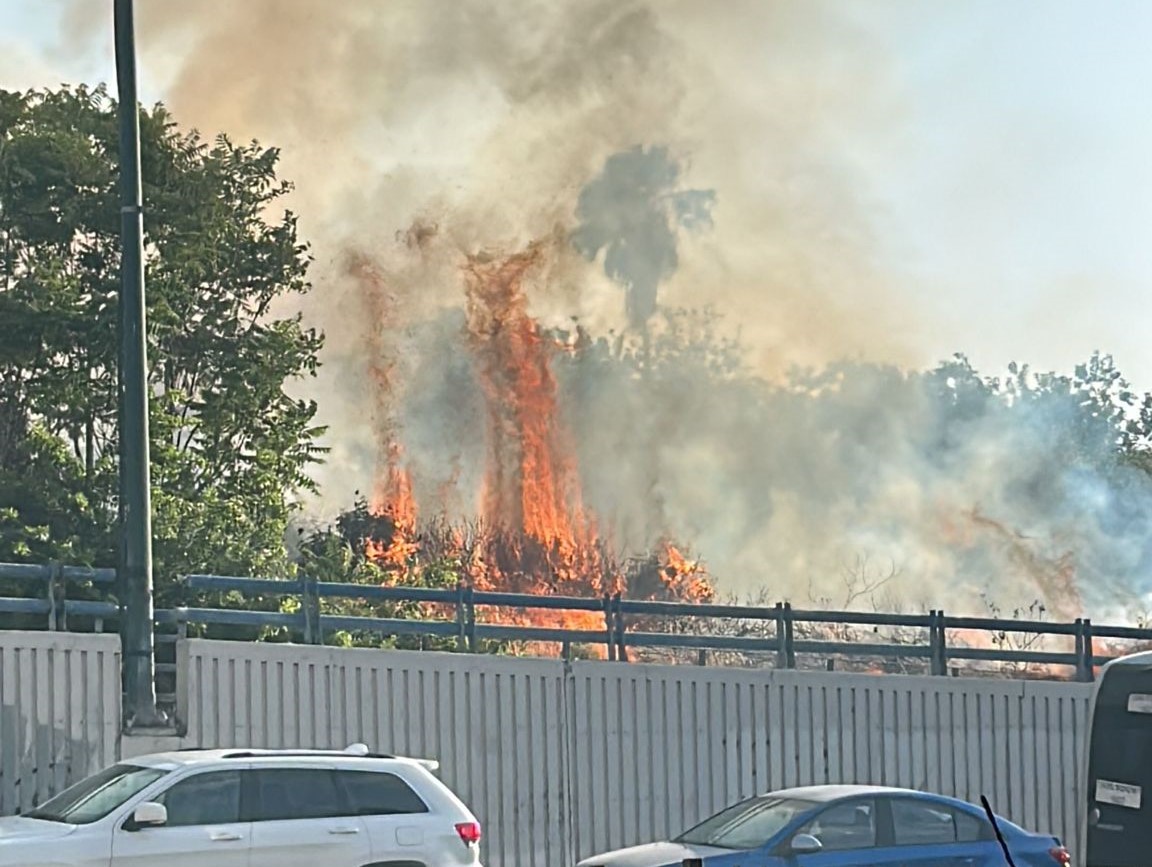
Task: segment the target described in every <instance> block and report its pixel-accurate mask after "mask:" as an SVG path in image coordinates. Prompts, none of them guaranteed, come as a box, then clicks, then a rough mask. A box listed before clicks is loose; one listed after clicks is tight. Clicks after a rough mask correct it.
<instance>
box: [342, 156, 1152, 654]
mask: <svg viewBox="0 0 1152 867" xmlns="http://www.w3.org/2000/svg"><path fill="white" fill-rule="evenodd" d="M678 177H679V175H678V169H677V167H676V166H675V165H674V164H673V163H672V162H671V158H670V157H669V154H668V152H667V151H666V150H664V149H660V148H652V149H644V148H635V149H632V150H629V151H626V152H624V153H622V154H618V155H616V156H614V157H610V158H609V159H608V160H607V162H606V165H605V169H604V172H603V173H602V174H601V176H600V177H598V178H596V179H595V180H593V181H591V182H590V183H589V184H588V185H587V186H586V187H585V188H584V190H583V191H582V193H581V194H580V196H579V199H578V206H577V208H576V213H575V216H576V218H577V222H578V223H579V225H578V226H577V227H576V228H574V229H572V231H569V230H568V229H557V230H556V231H554V232H552V233H550V234H549V235H546V236H544V237H543V239H541V240H537V241H534V242H531V243H528V244H526V245H523V246H520V247H510V248H499V247H497V248H488V249H480V250H477V249H476V248H475V247H472V246H470V245H469V243H466V242H462V241H461V238H462V237H470V235H469V234H468V233H467V232H461V234H460V235H457V234H455V233H454V232H455V230H453V231H448V230H444V229H442V228H441V226H440V225H439V224H438V223H435V222H431V221H428V222H417V223H415V224H414V225H413V226H412V228H411V229H409V230H408V231H404V232H400V233H398V234H397V235H396V239H395V240H396V244H395V247H394V248H392V249H390V250H379V251H374V252H370V253H366V254H360V255H349V256H348V257H347V258H346V260H345V262H344V266H345V267H344V277H345V278H346V279H347V280H348V281H349V282H350V283H351V284H353V286H354V288H355V294H356V297H357V298H358V299H359V300H360V302H361V304H362V312H363V317H362V322H361V325H362V327H363V328H364V335H365V337H364V341H363V344H362V345H355V346H353V347H352V348H353V349H354V350H356V352H354V353H350V355H353V356H354V357H356V359H357V362H358V363H359V362H363V363H365V367H364V369H365V370H366V372H367V374H368V377H367V382H368V384H369V389H370V391H369V395H367V399H368V401H369V403H370V406H368V407H367V410H368V411H366V412H365V415H366V416H368V415H370V416H371V430H372V436H373V437H374V438H375V442H374V443H373V446H374V454H375V467H374V471H373V475H372V482H371V485H370V486H366V487H367V489H368V490H369V491H370V496H369V498H368V499H367V500H366V502H365V504H364V507H363V508H364V515H363V516H361V517H359V518H357V520H356V521H354V522H353V524H355V525H356V526H357V527H358V528H359V530H360V531H362V533H361V535H360V536H357V537H355V539H353V540H352V541H353V543H354V547H355V548H356V550H357V551H359V556H360V557H361V558H362V559H363V560H364V561H365V562H367V563H369V564H371V565H372V567H373V569H375V570H376V571H375V572H374V573H371V574H370V575H369V579H370V580H378V581H381V582H383V583H392V584H402V583H403V584H418V585H435V586H457V585H463V586H466V587H470V588H472V589H473V590H476V591H497V592H499V591H504V592H516V593H528V594H535V595H539V596H563V597H578V598H584V599H604V598H606V597H610V596H613V595H616V594H620V595H623V596H625V597H627V598H630V599H654V600H667V601H678V602H687V603H698V602H709V601H713V600H715V599H716V598H717V588H718V586H719V587H722V588H723V590H724V591H725V594H724V595H725V601H726V602H736V601H745V600H749V599H758V598H765V594H767V596H770V597H771V599H772V600H773V602H775V601H784V600H789V601H792V602H793V604H796V605H797V606H798V607H811V608H822V609H837V608H840V609H846V608H854V607H859V605H861V604H865V605H871V606H872V607H873V609H874V610H877V611H890V612H894V613H899V612H906V613H916V614H921V613H927V612H928V611H930V610H934V609H939V608H941V607H944V608H947V609H948V613H949V614H957V615H977V616H979V615H987V614H989V613H990V611H989V606H991V605H993V604H995V605H997V606H1003V607H1004V608H1005V609H1007V610H1013V609H1019V610H1024V609H1026V608H1028V607H1029V606H1030V605H1032V604H1033V603H1036V604H1039V605H1040V606H1041V607H1042V608H1043V610H1044V611H1046V612H1050V613H1051V615H1052V616H1053V617H1054V619H1057V620H1061V621H1071V620H1073V619H1075V618H1077V617H1081V616H1084V615H1085V614H1086V613H1092V614H1093V617H1094V619H1095V620H1096V621H1097V622H1100V620H1101V615H1100V614H1099V613H1098V612H1100V611H1102V610H1105V611H1107V612H1108V613H1109V616H1110V618H1115V619H1121V618H1124V619H1131V618H1132V617H1134V616H1138V613H1137V614H1133V611H1134V610H1135V609H1136V608H1137V607H1138V606H1139V604H1140V603H1141V601H1142V600H1143V599H1144V598H1145V597H1146V595H1147V594H1148V593H1149V591H1150V590H1152V567H1150V566H1149V564H1152V474H1150V473H1149V472H1148V466H1149V464H1148V462H1147V459H1146V456H1147V454H1148V452H1149V444H1150V443H1152V437H1150V435H1149V434H1150V432H1152V397H1149V396H1147V395H1138V394H1136V393H1135V392H1133V391H1132V390H1131V389H1130V388H1129V387H1128V385H1127V384H1126V383H1125V382H1124V380H1123V379H1122V378H1121V377H1120V375H1119V373H1118V372H1117V371H1116V369H1115V367H1114V366H1113V364H1112V361H1111V359H1110V358H1108V357H1107V356H1100V355H1096V356H1093V358H1092V359H1091V360H1090V361H1089V362H1088V363H1087V364H1085V365H1082V366H1080V367H1078V368H1077V369H1076V371H1075V373H1074V374H1073V375H1072V376H1057V375H1055V374H1040V375H1037V374H1033V373H1031V372H1030V371H1028V370H1027V368H1018V367H1016V366H1015V365H1013V366H1011V367H1010V369H1009V373H1010V376H1008V377H1006V378H1004V379H1000V378H989V377H983V376H980V375H979V374H978V373H977V372H976V371H975V370H974V369H973V368H972V367H971V365H969V364H968V362H967V360H966V359H964V358H963V357H962V356H956V357H954V358H953V359H951V360H949V361H946V362H943V363H941V364H940V365H939V366H937V367H936V368H934V369H931V370H926V371H914V370H905V369H900V368H896V367H892V366H887V365H883V364H874V363H867V362H839V363H834V364H830V365H828V366H827V367H825V368H822V369H819V370H802V369H793V370H790V371H789V372H787V373H786V374H780V375H779V376H778V377H777V378H775V379H772V378H768V377H765V376H764V375H762V374H759V373H757V372H755V371H753V370H751V369H749V367H748V366H747V364H746V359H747V353H746V351H745V349H744V347H743V346H742V344H741V343H740V342H739V341H738V340H737V339H735V338H733V337H732V335H731V334H730V333H727V334H722V333H721V332H720V331H718V330H717V327H718V326H717V322H718V318H717V316H716V315H715V314H713V313H711V312H710V311H708V310H680V309H667V308H665V307H663V306H662V305H660V304H658V303H657V300H658V292H657V289H658V287H659V284H660V283H661V281H662V280H664V279H666V278H667V277H668V276H669V275H670V274H671V273H672V271H674V270H675V267H676V264H677V262H678V255H677V251H676V243H677V238H678V231H679V230H680V229H685V230H688V229H701V228H707V227H708V226H709V225H710V219H711V214H710V209H711V207H712V205H713V203H714V195H713V194H712V192H711V191H707V190H688V191H683V190H680V189H679V183H678ZM581 257H583V259H584V260H586V261H581ZM601 259H602V260H603V262H602V269H601V270H602V272H603V275H604V276H605V277H607V278H608V279H609V280H610V281H613V282H615V283H617V284H618V285H619V287H620V288H622V289H623V290H624V293H625V303H623V304H621V305H620V308H621V310H620V312H621V313H622V314H623V315H622V316H621V317H620V320H621V321H626V322H627V326H626V327H625V328H624V330H623V331H620V332H616V331H613V330H611V329H609V330H608V331H607V333H600V334H595V333H593V331H591V330H590V329H589V328H588V327H586V326H585V325H584V324H583V323H582V322H581V321H580V320H578V319H576V318H575V317H570V318H565V319H564V320H563V321H564V325H562V326H561V325H557V324H556V323H557V322H558V321H559V317H562V316H566V312H567V311H568V310H570V309H572V304H574V303H576V302H575V301H574V299H575V298H576V297H577V296H578V295H579V292H577V293H573V292H572V291H571V287H565V286H564V285H563V284H564V283H565V282H566V281H573V282H576V283H579V282H580V281H583V280H588V279H591V278H590V276H589V274H590V269H589V267H588V266H589V264H591V263H599V262H600V260H601ZM581 291H582V290H581ZM541 311H546V312H547V314H548V315H547V316H545V315H543V314H542V313H541ZM360 350H363V355H364V357H363V358H361V357H360ZM689 543H691V548H692V549H693V550H695V551H699V552H701V553H702V554H704V555H705V556H707V558H708V563H709V567H708V568H705V566H704V565H703V563H702V562H701V561H699V560H697V559H696V558H695V556H694V555H692V554H690V553H689V548H688V544H689ZM858 558H863V559H864V560H865V561H867V560H868V558H874V559H875V560H888V559H891V560H892V561H893V563H894V564H897V565H898V568H896V567H895V566H894V572H893V575H891V576H889V577H888V578H886V579H885V590H884V595H883V598H882V599H880V600H876V599H873V598H871V594H864V595H861V594H860V593H854V594H849V598H847V599H846V600H840V599H838V598H837V597H838V596H839V595H840V594H838V593H837V592H836V589H835V576H836V574H837V572H838V570H839V569H840V568H841V567H842V565H843V564H845V563H851V562H853V560H855V559H858ZM713 570H715V572H714V573H713ZM713 574H718V575H720V576H721V580H722V582H723V583H720V584H718V582H717V581H716V580H714V579H713ZM372 576H374V577H372ZM866 583H867V582H866ZM806 593H807V600H808V602H809V603H811V604H809V605H805V604H804V600H805V598H806V596H805V594H806ZM865 597H867V598H865ZM421 610H423V612H424V613H425V614H428V615H437V616H448V613H447V612H438V611H435V610H433V609H430V608H427V607H425V608H423V609H421ZM482 611H483V613H482V614H477V616H478V617H480V618H482V619H485V620H487V621H489V622H496V623H504V624H514V625H522V626H535V627H540V628H544V629H555V628H565V629H569V630H575V631H583V632H588V633H592V632H597V633H599V632H602V631H603V630H604V629H605V628H606V622H605V617H604V614H603V613H602V612H599V611H552V610H549V611H543V610H538V611H533V612H527V611H522V610H521V611H517V610H511V609H502V608H495V607H488V608H484V609H482ZM630 617H631V615H630ZM763 626H764V624H763V623H762V622H761V623H760V624H759V625H758V626H757V625H756V624H752V626H750V627H748V628H750V629H751V630H752V631H751V632H749V633H748V634H749V635H751V636H759V635H760V633H759V632H757V630H758V629H761V628H762V627H763ZM628 628H630V629H635V630H637V631H645V630H646V629H647V630H648V631H659V630H661V629H672V630H676V629H683V630H687V631H694V630H713V631H716V630H719V631H720V632H724V631H725V630H728V629H737V630H740V629H744V628H745V627H744V626H740V625H738V624H737V625H730V626H723V625H721V624H719V623H715V622H710V623H707V624H704V623H702V622H701V621H699V620H696V619H689V620H685V621H684V622H683V623H679V624H676V623H672V624H667V623H666V624H664V625H659V624H645V623H640V622H635V621H634V619H629V620H628ZM813 628H814V629H816V632H814V633H813V635H811V636H809V637H810V638H813V639H817V638H819V637H820V635H822V634H823V633H822V632H821V630H820V628H819V627H813ZM738 634H743V633H738ZM833 637H834V636H833ZM956 639H957V640H958V641H960V642H963V643H968V644H970V645H971V644H975V645H978V646H979V647H981V648H983V649H994V648H992V647H991V646H990V645H989V642H990V641H991V639H990V638H988V637H987V636H985V635H983V634H981V635H975V634H973V635H967V636H965V635H962V634H958V635H957V636H956ZM844 640H845V641H849V640H850V641H852V642H858V641H864V642H866V640H867V636H864V637H861V636H859V635H855V634H853V635H852V636H849V637H846V638H845V639H844ZM902 640H904V639H903V638H900V639H899V641H902ZM893 641H894V642H895V643H899V641H898V640H897V639H895V638H894V639H893ZM602 646H603V645H601V647H602ZM534 649H535V650H537V651H547V652H557V651H558V650H559V649H560V648H559V645H558V644H556V643H554V642H548V643H547V646H546V647H544V646H541V647H536V648H534ZM1053 649H1055V648H1053Z"/></svg>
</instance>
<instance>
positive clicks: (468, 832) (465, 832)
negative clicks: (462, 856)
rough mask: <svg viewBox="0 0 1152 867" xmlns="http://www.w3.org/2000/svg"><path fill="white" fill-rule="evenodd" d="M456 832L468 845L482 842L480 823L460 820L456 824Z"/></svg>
mask: <svg viewBox="0 0 1152 867" xmlns="http://www.w3.org/2000/svg"><path fill="white" fill-rule="evenodd" d="M456 833H457V834H459V835H460V839H461V840H463V841H464V844H465V845H466V846H475V845H476V844H477V843H479V842H480V823H479V822H460V823H459V824H457V825H456Z"/></svg>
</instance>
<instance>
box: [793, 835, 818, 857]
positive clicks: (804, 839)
mask: <svg viewBox="0 0 1152 867" xmlns="http://www.w3.org/2000/svg"><path fill="white" fill-rule="evenodd" d="M788 848H789V849H790V850H791V851H792V854H793V855H811V854H812V853H813V852H819V851H820V850H821V849H823V848H824V844H823V843H821V842H820V841H819V840H817V839H816V838H815V837H813V836H812V835H811V834H797V835H796V836H795V837H793V838H792V842H791V843H790V844H789V847H788Z"/></svg>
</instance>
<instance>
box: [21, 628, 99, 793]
mask: <svg viewBox="0 0 1152 867" xmlns="http://www.w3.org/2000/svg"><path fill="white" fill-rule="evenodd" d="M119 684H120V640H119V638H117V637H116V636H114V635H77V634H71V633H62V632H0V815H8V814H10V813H16V812H21V811H24V810H28V809H31V808H32V807H34V806H35V805H36V804H39V803H42V802H43V801H45V800H46V799H47V798H49V797H51V796H52V795H53V794H55V793H56V792H58V791H60V790H61V789H62V788H64V787H65V786H66V785H68V784H70V783H72V782H74V781H75V780H76V779H79V778H80V777H83V776H86V775H87V774H89V773H91V772H92V771H95V770H99V769H100V768H102V767H104V766H105V765H108V764H111V763H112V762H114V761H115V760H116V757H117V750H118V738H119V734H120V697H119V693H120V687H119Z"/></svg>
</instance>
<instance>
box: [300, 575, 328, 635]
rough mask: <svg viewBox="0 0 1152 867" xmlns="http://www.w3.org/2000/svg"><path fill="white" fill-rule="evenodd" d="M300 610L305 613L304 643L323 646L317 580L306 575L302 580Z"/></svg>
mask: <svg viewBox="0 0 1152 867" xmlns="http://www.w3.org/2000/svg"><path fill="white" fill-rule="evenodd" d="M300 585H301V591H302V592H301V594H300V610H301V611H303V613H304V643H305V644H323V643H324V636H323V634H322V632H321V629H320V594H319V593H318V592H317V587H316V579H315V578H313V577H312V576H311V575H304V576H303V577H302V578H301V579H300Z"/></svg>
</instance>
